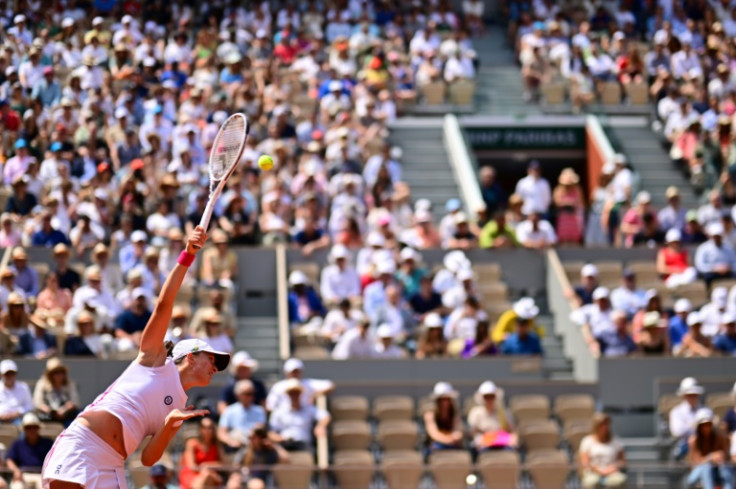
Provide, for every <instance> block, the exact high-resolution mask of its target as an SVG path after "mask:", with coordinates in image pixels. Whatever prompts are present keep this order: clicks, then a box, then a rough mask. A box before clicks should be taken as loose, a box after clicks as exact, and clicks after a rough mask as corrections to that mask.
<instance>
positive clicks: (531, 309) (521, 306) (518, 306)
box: [514, 287, 600, 320]
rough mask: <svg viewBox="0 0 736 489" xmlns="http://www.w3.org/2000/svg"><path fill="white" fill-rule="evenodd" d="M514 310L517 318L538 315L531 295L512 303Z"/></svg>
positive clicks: (531, 317) (532, 317) (529, 317)
mask: <svg viewBox="0 0 736 489" xmlns="http://www.w3.org/2000/svg"><path fill="white" fill-rule="evenodd" d="M599 288H600V287H599ZM596 290H598V289H596ZM514 312H515V313H516V315H517V316H518V317H519V318H521V319H525V320H529V319H534V318H535V317H537V316H538V315H539V307H537V305H536V304H535V303H534V299H532V298H531V297H522V298H521V299H519V300H518V301H516V302H515V303H514Z"/></svg>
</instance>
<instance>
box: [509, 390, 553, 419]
mask: <svg viewBox="0 0 736 489" xmlns="http://www.w3.org/2000/svg"><path fill="white" fill-rule="evenodd" d="M549 404H550V403H549V398H547V396H544V395H541V394H522V395H517V396H513V397H512V398H511V399H510V400H509V409H510V410H511V414H512V415H513V417H514V419H515V420H516V421H517V422H518V423H523V422H525V421H527V420H532V419H548V418H549V409H550V405H549Z"/></svg>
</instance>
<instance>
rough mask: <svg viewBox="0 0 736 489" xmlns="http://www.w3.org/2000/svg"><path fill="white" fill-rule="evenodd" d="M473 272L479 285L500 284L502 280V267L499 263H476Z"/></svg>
mask: <svg viewBox="0 0 736 489" xmlns="http://www.w3.org/2000/svg"><path fill="white" fill-rule="evenodd" d="M473 271H474V272H475V276H476V278H477V279H478V283H483V282H498V281H500V280H501V265H499V264H498V263H474V264H473Z"/></svg>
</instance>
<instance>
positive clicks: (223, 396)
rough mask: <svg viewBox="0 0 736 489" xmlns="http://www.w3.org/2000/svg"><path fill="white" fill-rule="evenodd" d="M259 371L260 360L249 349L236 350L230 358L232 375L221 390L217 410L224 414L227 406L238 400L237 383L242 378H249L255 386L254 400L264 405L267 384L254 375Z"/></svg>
mask: <svg viewBox="0 0 736 489" xmlns="http://www.w3.org/2000/svg"><path fill="white" fill-rule="evenodd" d="M257 371H258V360H256V359H255V358H253V357H252V356H250V353H248V352H247V351H244V350H241V351H238V352H236V353H235V354H234V355H233V356H232V359H231V360H230V372H229V373H230V375H228V380H227V384H226V385H225V386H224V387H223V388H222V390H221V391H220V397H219V399H218V401H217V412H218V413H220V414H222V413H223V411H225V408H226V407H228V406H230V405H231V404H234V403H236V402H237V401H238V399H237V398H236V396H235V384H237V383H238V382H239V381H241V380H248V381H250V382H251V384H252V386H253V402H254V403H255V404H258V405H259V406H262V405H263V404H264V403H265V402H266V394H267V392H268V391H267V390H266V386H265V385H264V384H263V382H262V381H261V380H259V379H257V378H255V377H254V376H253V374H254V373H255V372H257Z"/></svg>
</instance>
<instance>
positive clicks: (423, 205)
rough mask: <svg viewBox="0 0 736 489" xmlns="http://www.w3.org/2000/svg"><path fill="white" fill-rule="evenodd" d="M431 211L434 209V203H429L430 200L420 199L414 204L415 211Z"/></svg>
mask: <svg viewBox="0 0 736 489" xmlns="http://www.w3.org/2000/svg"><path fill="white" fill-rule="evenodd" d="M422 209H424V210H426V211H428V210H430V209H432V202H430V201H429V199H419V200H417V201H416V202H415V203H414V211H419V210H422Z"/></svg>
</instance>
